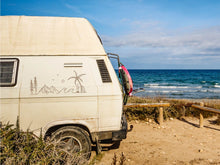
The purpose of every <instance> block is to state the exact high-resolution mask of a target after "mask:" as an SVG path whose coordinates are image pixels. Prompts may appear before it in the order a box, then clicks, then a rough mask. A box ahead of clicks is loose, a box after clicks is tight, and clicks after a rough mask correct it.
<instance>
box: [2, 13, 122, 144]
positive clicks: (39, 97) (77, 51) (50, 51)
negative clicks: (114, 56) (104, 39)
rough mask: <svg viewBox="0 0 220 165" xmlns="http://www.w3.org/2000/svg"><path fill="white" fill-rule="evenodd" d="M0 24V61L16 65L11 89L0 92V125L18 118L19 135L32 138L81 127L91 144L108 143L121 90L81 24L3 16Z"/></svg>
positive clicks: (118, 117)
mask: <svg viewBox="0 0 220 165" xmlns="http://www.w3.org/2000/svg"><path fill="white" fill-rule="evenodd" d="M0 24H1V27H3V28H1V29H0V31H1V34H3V35H2V36H1V47H4V48H3V49H1V52H0V58H2V59H10V58H16V59H18V60H19V67H18V71H17V73H16V74H17V75H16V76H17V81H16V84H15V85H14V86H10V87H6V86H4V87H3V86H2V87H0V88H1V91H0V98H1V101H0V113H1V114H0V119H1V121H2V122H3V123H6V122H8V121H10V123H12V124H15V123H16V120H17V118H18V119H19V122H20V128H21V129H22V130H23V131H26V130H29V131H33V132H34V134H36V135H37V136H39V135H40V132H41V130H42V133H43V136H44V135H46V133H47V131H48V130H51V129H50V128H52V127H59V126H62V125H81V126H83V127H86V128H87V129H88V131H89V133H90V134H91V136H92V139H96V137H99V135H100V137H102V140H104V139H103V138H111V137H112V138H113V136H112V135H113V132H115V137H119V136H118V132H120V130H121V129H122V109H123V105H122V102H123V97H122V91H121V86H120V84H119V81H118V78H117V76H116V73H115V70H114V69H113V67H112V64H111V62H110V60H109V58H108V56H107V54H106V53H105V51H104V49H103V46H102V44H101V42H100V40H99V38H98V36H97V34H96V31H95V30H94V29H93V27H92V26H91V24H90V23H89V22H88V21H87V20H85V19H78V18H76V19H71V18H61V17H56V18H54V17H52V18H51V17H46V18H44V17H26V16H17V17H16V16H15V17H13V16H3V17H0ZM61 24H62V25H61ZM3 25H5V26H3ZM40 25H42V26H40ZM35 26H36V27H35ZM39 27H41V28H40V29H39ZM42 27H44V28H45V29H44V28H42ZM16 30H17V31H18V32H19V33H15V31H16ZM55 35H58V36H55ZM100 62H101V63H100ZM2 66H3V65H2ZM2 66H1V67H2ZM1 69H2V70H4V69H3V68H1ZM1 75H3V74H1ZM5 76H6V77H7V76H8V75H7V73H6V72H5ZM1 80H2V79H1Z"/></svg>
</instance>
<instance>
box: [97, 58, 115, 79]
mask: <svg viewBox="0 0 220 165" xmlns="http://www.w3.org/2000/svg"><path fill="white" fill-rule="evenodd" d="M96 62H97V64H98V67H99V72H100V74H101V77H102V82H103V83H109V82H112V80H111V77H110V75H109V72H108V69H107V67H106V65H105V61H104V60H96Z"/></svg>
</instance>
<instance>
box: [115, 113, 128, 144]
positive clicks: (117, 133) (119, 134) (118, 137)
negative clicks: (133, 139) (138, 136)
mask: <svg viewBox="0 0 220 165" xmlns="http://www.w3.org/2000/svg"><path fill="white" fill-rule="evenodd" d="M121 122H122V129H121V130H120V131H114V132H112V141H120V140H122V139H126V137H127V130H128V124H127V120H126V117H125V115H123V116H122V120H121Z"/></svg>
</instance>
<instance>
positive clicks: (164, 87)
mask: <svg viewBox="0 0 220 165" xmlns="http://www.w3.org/2000/svg"><path fill="white" fill-rule="evenodd" d="M150 88H161V89H177V88H180V89H186V88H189V87H187V86H150Z"/></svg>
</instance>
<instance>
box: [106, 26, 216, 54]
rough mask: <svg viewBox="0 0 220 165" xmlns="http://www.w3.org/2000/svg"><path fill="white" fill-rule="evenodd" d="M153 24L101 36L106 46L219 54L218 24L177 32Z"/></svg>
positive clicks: (156, 51)
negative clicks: (116, 34)
mask: <svg viewBox="0 0 220 165" xmlns="http://www.w3.org/2000/svg"><path fill="white" fill-rule="evenodd" d="M134 24H136V25H137V24H140V22H134ZM148 26H149V29H147V27H148ZM155 26H157V23H154V24H153V23H149V24H147V23H146V24H143V26H142V27H141V28H137V31H136V32H132V33H129V34H127V35H123V36H118V37H111V36H102V40H103V43H104V45H105V46H107V47H108V46H110V47H120V48H122V47H133V48H137V49H138V48H148V51H149V50H150V49H151V51H153V52H152V53H162V52H166V53H167V54H170V55H195V54H196V55H215V56H220V26H216V27H210V28H204V29H199V30H192V31H191V32H184V31H182V32H179V33H176V32H171V33H170V32H167V31H166V30H162V29H161V28H159V27H158V28H154V29H153V28H152V27H155ZM143 27H144V28H143ZM143 29H146V30H145V31H144V30H143ZM163 54H164V53H163Z"/></svg>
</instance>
